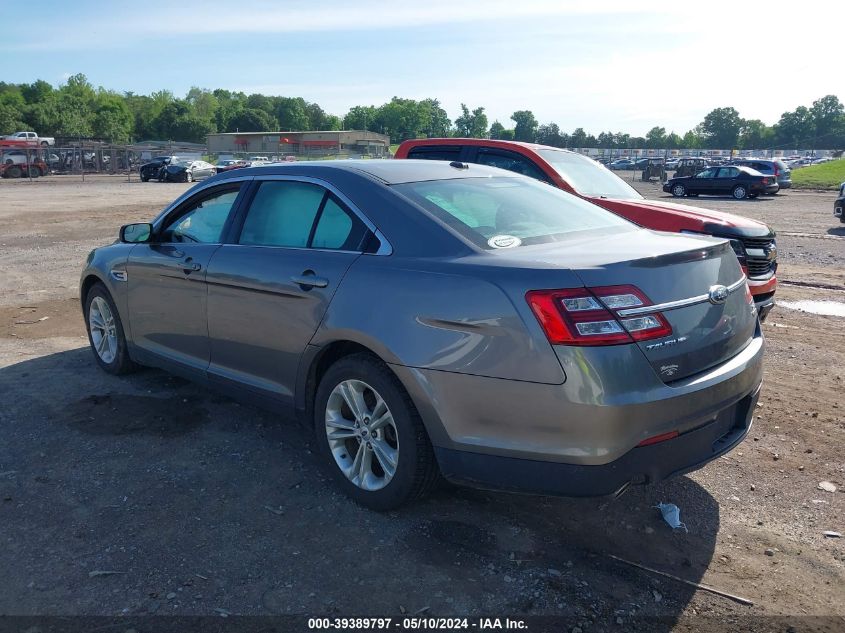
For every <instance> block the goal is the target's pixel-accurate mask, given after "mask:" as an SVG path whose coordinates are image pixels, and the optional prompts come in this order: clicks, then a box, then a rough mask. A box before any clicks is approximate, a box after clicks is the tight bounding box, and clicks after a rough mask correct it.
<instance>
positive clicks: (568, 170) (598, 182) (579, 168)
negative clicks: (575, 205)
mask: <svg viewBox="0 0 845 633" xmlns="http://www.w3.org/2000/svg"><path fill="white" fill-rule="evenodd" d="M537 153H538V154H540V156H542V157H543V158H544V159H545V161H546V162H547V163H549V164H550V165H551V166H552V167H554V169H555V171H556V172H557V173H559V174H560V177H561V178H563V179H564V180H565V181H566V182H568V183H569V186H571V187H572V188H573V189H575V191H577V192H578V193H579V194H581V195H582V196H589V197H596V198H613V199H615V200H642V199H643V197H642V196H641V195H640V194H638V193H637V191H636V190H635V189H634V188H633V187H631V186H630V185H629V184H628V183H626V182H625V181H624V180H622V179H621V178H620V177H619V176H617V175H616V174H614V173H613V172H612V171H609V170H608V169H607V168H606V167H604V166H603V165H600V164H599V163H597V162H596V161H594V160H590V159H589V158H585V157H584V156H579V155H578V154H572V153H570V152H561V151H557V150H553V149H541V150H537Z"/></svg>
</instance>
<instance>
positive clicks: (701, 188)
mask: <svg viewBox="0 0 845 633" xmlns="http://www.w3.org/2000/svg"><path fill="white" fill-rule="evenodd" d="M716 169H717V168H716V167H710V168H708V169H704V170H702V171H700V172H698V173H697V174H695V176H693V177H692V178H690V180H689V184H688V186H687V191H689V192H690V193H696V194H699V193H703V194H707V193H712V189H713V178H714V177H715V176H716Z"/></svg>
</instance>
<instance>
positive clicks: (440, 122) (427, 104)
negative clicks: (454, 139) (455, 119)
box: [420, 99, 452, 138]
mask: <svg viewBox="0 0 845 633" xmlns="http://www.w3.org/2000/svg"><path fill="white" fill-rule="evenodd" d="M420 107H422V109H423V112H424V119H425V120H426V121H427V123H426V124H425V126H424V130H423V131H424V132H425V133H426V135H427V136H428V137H430V138H431V137H442V136H449V132H450V131H451V130H452V122H451V121H450V120H449V115H448V114H447V113H446V110H444V109H443V107H442V106H441V105H440V101H438V100H437V99H423V100H422V101H420Z"/></svg>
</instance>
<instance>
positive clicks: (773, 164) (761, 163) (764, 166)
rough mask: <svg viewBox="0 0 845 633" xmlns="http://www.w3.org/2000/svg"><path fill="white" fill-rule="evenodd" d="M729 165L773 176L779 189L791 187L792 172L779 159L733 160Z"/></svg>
mask: <svg viewBox="0 0 845 633" xmlns="http://www.w3.org/2000/svg"><path fill="white" fill-rule="evenodd" d="M731 164H732V165H741V166H743V167H750V168H751V169H756V170H757V171H759V172H760V173H761V174H763V175H764V176H773V177H774V178H775V180H777V183H778V185H780V188H781V189H789V188H790V187H792V170H791V169H789V167H788V166H787V164H786V163H785V162H783V161H782V160H780V159H774V160H766V159H764V158H735V159H734V160H732V161H731ZM775 193H777V192H775Z"/></svg>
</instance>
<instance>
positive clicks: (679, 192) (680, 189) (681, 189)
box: [672, 185, 687, 198]
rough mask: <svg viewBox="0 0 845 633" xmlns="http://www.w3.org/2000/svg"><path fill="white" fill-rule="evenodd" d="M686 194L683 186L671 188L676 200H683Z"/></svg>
mask: <svg viewBox="0 0 845 633" xmlns="http://www.w3.org/2000/svg"><path fill="white" fill-rule="evenodd" d="M686 192H687V191H686V189H685V188H684V186H683V185H675V186H674V187H672V195H673V196H676V197H678V198H683V197H684V194H685V193H686Z"/></svg>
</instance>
